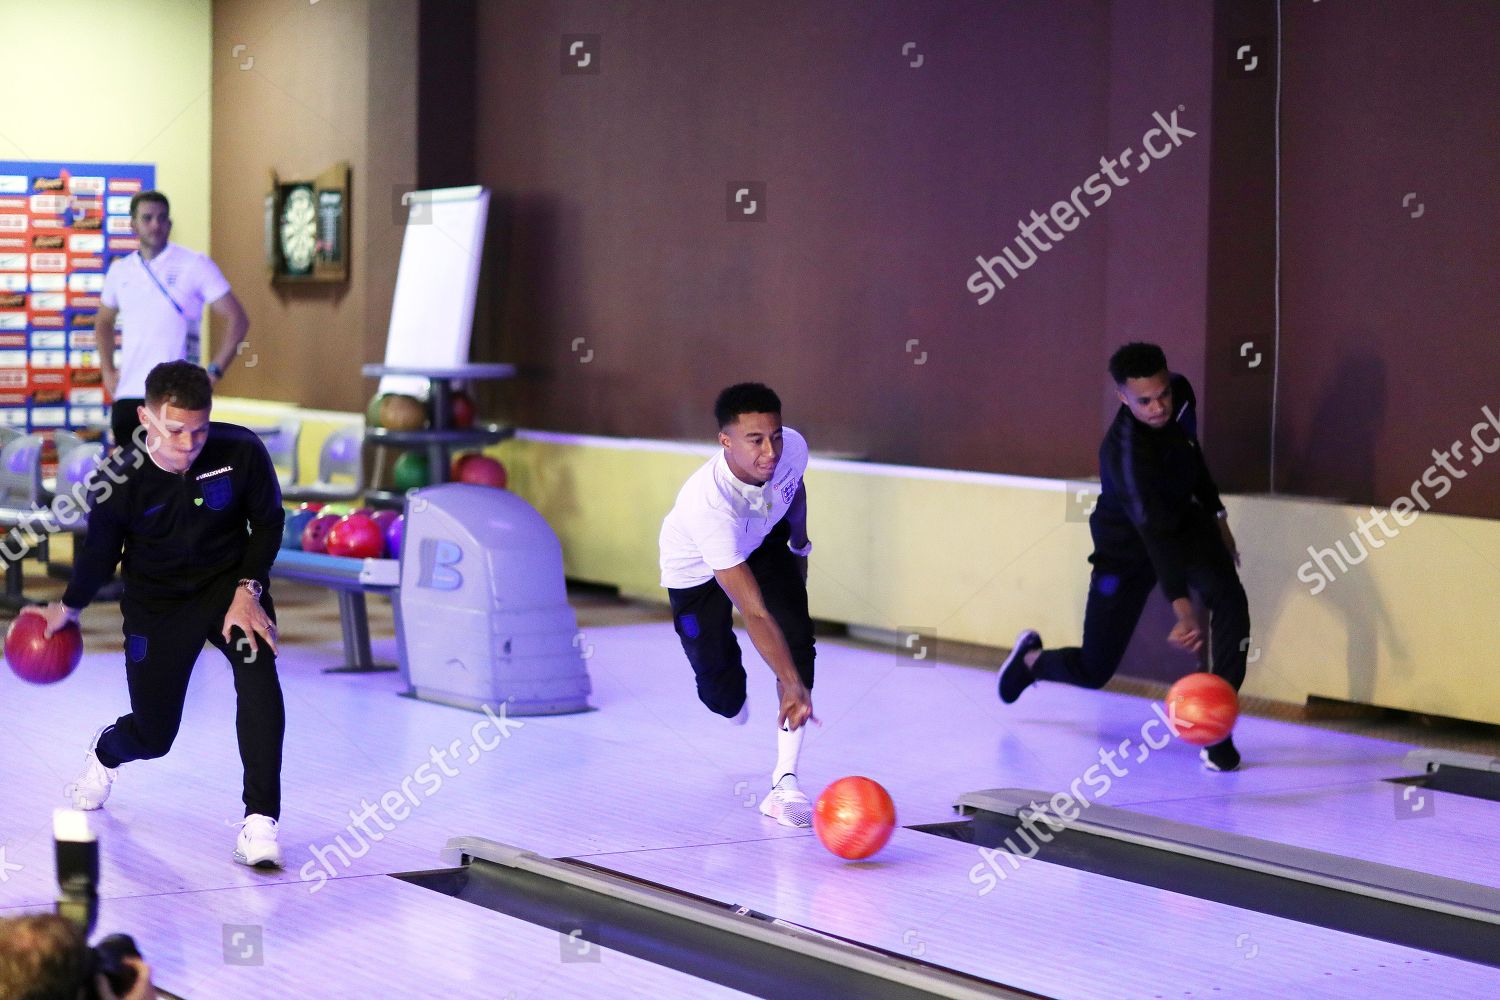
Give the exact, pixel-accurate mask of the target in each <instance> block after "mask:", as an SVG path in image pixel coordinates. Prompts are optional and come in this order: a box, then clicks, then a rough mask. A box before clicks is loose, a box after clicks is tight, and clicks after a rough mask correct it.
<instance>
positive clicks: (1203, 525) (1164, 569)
mask: <svg viewBox="0 0 1500 1000" xmlns="http://www.w3.org/2000/svg"><path fill="white" fill-rule="evenodd" d="M1109 371H1110V375H1111V377H1113V379H1114V381H1115V388H1116V393H1117V395H1118V396H1119V398H1120V403H1121V404H1122V405H1121V406H1120V410H1119V412H1118V413H1117V414H1116V415H1115V419H1114V422H1113V423H1112V424H1110V428H1109V432H1108V433H1107V434H1106V435H1105V437H1104V443H1103V444H1102V445H1101V446H1100V448H1099V500H1098V504H1097V505H1096V506H1095V508H1094V512H1093V514H1092V515H1090V517H1089V530H1090V531H1091V533H1092V534H1093V537H1094V554H1093V555H1092V556H1090V557H1089V562H1091V563H1093V564H1094V569H1093V572H1092V574H1091V576H1090V578H1089V596H1088V605H1087V608H1086V609H1085V611H1084V617H1083V646H1082V647H1081V648H1078V647H1072V648H1066V649H1048V650H1044V649H1043V648H1042V640H1041V637H1040V636H1039V635H1037V633H1036V632H1035V631H1032V630H1030V629H1027V630H1026V631H1023V632H1022V633H1021V634H1020V635H1019V636H1018V637H1017V638H1016V645H1015V648H1014V649H1013V650H1011V653H1010V656H1009V657H1007V658H1006V660H1005V663H1004V665H1002V666H1001V668H1000V681H999V689H1000V692H999V693H1000V700H1001V701H1003V702H1005V703H1006V704H1010V703H1011V702H1013V701H1015V700H1016V699H1017V698H1018V697H1020V695H1021V692H1022V691H1024V690H1026V688H1027V687H1029V686H1030V685H1031V683H1032V682H1033V681H1035V680H1049V681H1061V682H1063V683H1065V684H1076V685H1078V686H1079V687H1089V688H1098V687H1103V686H1104V685H1105V684H1106V683H1108V681H1109V679H1110V678H1111V677H1113V676H1114V674H1115V671H1116V670H1117V669H1118V668H1119V666H1120V660H1121V659H1122V658H1123V657H1124V656H1125V648H1126V647H1127V646H1128V645H1129V644H1130V637H1131V635H1132V634H1134V632H1135V627H1136V624H1137V623H1138V622H1139V621H1140V617H1141V612H1142V611H1143V610H1144V609H1145V607H1146V599H1147V598H1148V597H1149V596H1150V595H1151V590H1152V588H1153V587H1155V586H1157V585H1158V584H1160V586H1161V589H1162V593H1163V594H1165V595H1166V597H1167V600H1169V601H1171V602H1172V610H1173V611H1174V612H1176V614H1177V624H1176V625H1174V626H1173V628H1172V631H1171V632H1170V633H1168V635H1167V640H1168V641H1169V642H1171V643H1172V644H1173V645H1175V646H1177V647H1179V648H1181V649H1184V650H1187V651H1189V652H1193V653H1196V652H1198V651H1199V650H1200V649H1202V648H1203V640H1204V632H1205V629H1204V624H1203V623H1202V622H1200V621H1199V619H1198V613H1197V611H1196V610H1195V609H1194V607H1193V601H1192V598H1191V597H1190V596H1189V593H1190V592H1193V593H1196V594H1197V595H1198V596H1199V597H1200V598H1201V599H1202V601H1203V603H1204V604H1205V605H1206V606H1207V608H1208V612H1209V616H1210V621H1211V623H1212V625H1213V629H1212V640H1213V641H1212V647H1211V649H1210V650H1209V659H1210V662H1211V669H1212V670H1213V672H1214V673H1216V674H1218V675H1219V676H1220V677H1223V678H1224V679H1225V680H1226V681H1228V682H1229V683H1230V684H1232V685H1233V686H1234V688H1235V690H1239V687H1240V685H1241V684H1242V683H1243V682H1244V680H1245V659H1246V656H1245V650H1246V647H1247V646H1248V642H1247V640H1248V639H1249V636H1250V608H1249V604H1248V602H1247V601H1246V599H1245V588H1244V587H1243V586H1241V584H1240V578H1239V574H1238V573H1237V572H1236V570H1235V567H1236V566H1237V565H1238V564H1239V551H1238V549H1237V548H1236V547H1235V542H1234V535H1233V533H1231V532H1230V530H1229V521H1228V514H1227V512H1226V511H1225V510H1224V504H1223V502H1222V501H1221V500H1220V499H1219V490H1218V487H1217V486H1215V485H1214V480H1213V477H1212V476H1211V475H1210V474H1209V471H1208V464H1207V462H1205V461H1204V458H1203V450H1202V449H1201V448H1200V447H1199V445H1198V409H1197V399H1196V397H1194V395H1193V388H1192V386H1191V385H1189V384H1188V380H1187V379H1186V378H1184V377H1183V376H1181V375H1176V374H1173V373H1171V372H1169V371H1168V370H1167V358H1166V355H1165V354H1164V353H1163V352H1162V350H1161V348H1160V347H1157V346H1156V345H1155V344H1140V343H1135V344H1126V345H1125V346H1124V347H1122V348H1120V349H1119V350H1118V351H1116V352H1115V354H1114V356H1113V357H1111V358H1110V361H1109ZM1203 762H1204V766H1205V767H1207V768H1208V769H1209V770H1212V771H1232V770H1234V769H1235V768H1237V767H1238V766H1239V764H1240V755H1239V752H1238V751H1237V750H1236V749H1235V746H1234V741H1233V739H1232V738H1226V739H1225V740H1224V741H1223V742H1222V743H1217V744H1215V745H1214V746H1211V747H1206V748H1204V750H1203Z"/></svg>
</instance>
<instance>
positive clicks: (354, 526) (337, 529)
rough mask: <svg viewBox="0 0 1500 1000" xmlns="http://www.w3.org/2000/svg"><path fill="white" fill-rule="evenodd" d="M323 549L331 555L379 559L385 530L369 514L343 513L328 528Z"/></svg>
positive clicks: (383, 549)
mask: <svg viewBox="0 0 1500 1000" xmlns="http://www.w3.org/2000/svg"><path fill="white" fill-rule="evenodd" d="M325 549H326V551H327V552H328V554H329V555H331V556H347V557H349V558H351V559H379V558H380V557H381V556H382V555H384V554H385V532H384V531H382V530H381V528H380V525H378V524H376V523H375V521H374V519H373V518H371V517H370V515H369V514H361V513H359V512H357V511H356V512H355V513H353V514H345V515H344V516H343V517H341V518H339V519H338V520H337V521H335V522H334V525H333V527H331V528H329V529H328V537H327V539H326V540H325Z"/></svg>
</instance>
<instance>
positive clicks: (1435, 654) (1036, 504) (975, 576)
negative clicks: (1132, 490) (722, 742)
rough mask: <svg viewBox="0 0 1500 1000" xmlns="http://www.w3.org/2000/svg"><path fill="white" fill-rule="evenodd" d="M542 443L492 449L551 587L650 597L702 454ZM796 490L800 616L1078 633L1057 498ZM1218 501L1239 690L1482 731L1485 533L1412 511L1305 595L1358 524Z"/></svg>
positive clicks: (1078, 577)
mask: <svg viewBox="0 0 1500 1000" xmlns="http://www.w3.org/2000/svg"><path fill="white" fill-rule="evenodd" d="M548 437H549V436H547V435H540V436H532V435H526V436H524V437H523V438H522V439H519V440H515V441H510V442H506V443H505V444H503V445H500V446H499V447H498V448H496V449H492V452H493V453H494V454H496V455H497V456H499V457H500V458H501V459H502V460H503V461H504V462H505V464H506V466H507V468H508V469H509V472H510V479H511V485H512V488H513V489H515V491H516V492H517V493H519V494H520V495H522V496H524V497H525V498H526V499H527V500H529V501H530V502H531V503H532V504H533V505H535V506H536V507H537V508H538V509H539V510H540V511H541V512H542V513H543V514H544V515H545V516H546V517H547V520H548V521H549V522H550V523H551V524H552V526H553V528H554V529H556V531H557V533H558V535H559V536H560V538H561V539H562V544H563V552H564V557H565V560H566V567H567V571H568V574H569V576H571V577H573V578H576V579H582V580H590V581H596V582H601V583H609V584H614V585H616V586H618V587H619V588H620V590H621V592H622V593H624V594H627V595H632V596H638V597H644V598H648V599H653V600H663V599H664V596H665V595H664V593H663V591H662V590H661V588H660V587H659V586H658V585H657V576H656V564H657V549H656V539H657V531H658V529H659V527H660V524H661V519H662V516H663V515H664V514H665V513H666V511H667V510H668V509H669V508H670V506H671V504H672V501H673V499H674V497H675V496H676V493H677V490H678V489H679V487H680V486H681V484H682V482H683V480H685V479H686V478H687V476H688V475H689V474H690V473H691V472H692V471H693V469H695V468H696V467H697V466H698V465H699V464H700V463H701V462H702V461H703V459H704V458H705V457H706V456H707V455H709V454H710V453H711V450H710V447H709V446H707V445H705V446H704V447H702V448H692V447H685V446H677V445H663V444H660V443H655V442H631V441H620V440H611V439H604V438H589V439H577V440H579V441H580V442H581V443H571V444H570V443H561V441H560V440H547V438H548ZM807 484H808V494H809V502H810V507H809V529H808V530H809V535H810V536H811V537H812V539H813V541H814V545H815V551H814V555H813V559H812V576H811V580H810V587H809V594H810V598H811V602H812V610H813V614H814V615H815V616H816V617H818V618H823V619H828V620H832V621H840V622H847V623H851V624H861V625H869V626H874V627H877V628H886V629H897V628H900V627H903V626H905V627H920V628H928V629H936V631H937V633H938V638H939V641H941V640H942V639H943V638H948V639H951V640H957V641H962V642H974V643H982V644H986V645H994V646H1006V645H1009V643H1010V642H1011V641H1012V640H1013V638H1014V637H1015V635H1016V633H1017V632H1018V631H1019V630H1020V629H1021V628H1023V627H1026V626H1031V627H1034V628H1037V629H1039V630H1040V631H1041V632H1042V634H1043V635H1044V636H1049V637H1053V636H1055V637H1059V639H1061V638H1062V637H1073V639H1074V641H1076V638H1077V637H1078V636H1079V635H1080V633H1081V630H1082V615H1083V601H1084V596H1085V594H1086V590H1087V585H1088V566H1087V564H1086V562H1085V559H1086V558H1087V556H1088V553H1089V551H1090V549H1091V546H1090V542H1089V536H1088V527H1087V525H1086V524H1085V523H1083V522H1081V521H1073V520H1069V519H1068V518H1067V516H1066V511H1067V506H1066V504H1067V501H1066V499H1065V497H1066V494H1065V492H1064V491H1065V486H1066V484H1064V483H1062V482H1060V481H1055V480H1039V479H1023V478H1019V477H1005V476H984V475H977V474H954V473H945V472H929V471H927V470H917V469H900V468H894V467H889V466H868V465H861V464H858V463H848V462H835V461H823V460H818V459H814V460H813V463H812V465H811V467H810V468H809V470H808V474H807ZM1226 502H1227V503H1228V505H1229V511H1230V523H1231V524H1232V525H1233V527H1234V531H1235V533H1236V535H1237V537H1238V539H1239V542H1240V547H1241V549H1242V551H1243V554H1244V565H1243V567H1242V570H1241V573H1242V577H1243V579H1244V582H1245V587H1246V590H1247V591H1248V593H1249V597H1250V610H1251V616H1252V619H1253V621H1254V623H1255V624H1254V628H1253V631H1252V642H1253V645H1252V648H1251V650H1250V652H1251V656H1252V658H1253V662H1252V663H1251V664H1250V669H1249V677H1248V680H1247V682H1246V687H1245V690H1246V692H1247V693H1249V694H1252V695H1258V696H1262V697H1268V698H1274V699H1277V700H1280V701H1286V702H1293V703H1298V704H1300V703H1302V702H1304V701H1305V700H1306V699H1307V697H1308V696H1309V695H1320V696H1324V697H1331V698H1339V699H1346V700H1350V701H1357V702H1363V703H1368V704H1376V705H1384V706H1388V707H1395V708H1405V709H1410V710H1413V711H1420V712H1427V713H1432V714H1438V715H1448V716H1454V717H1457V718H1466V719H1475V720H1479V721H1487V722H1493V723H1500V669H1497V667H1500V614H1497V613H1496V609H1495V596H1496V595H1497V594H1500V523H1497V522H1496V521H1493V520H1485V519H1479V518H1464V517H1447V516H1442V515H1438V514H1424V515H1422V516H1420V517H1419V518H1418V519H1417V520H1416V522H1415V523H1413V524H1411V525H1409V526H1408V527H1405V528H1401V529H1400V530H1399V534H1398V536H1397V537H1395V538H1393V539H1389V540H1383V539H1382V540H1383V546H1382V547H1381V548H1380V549H1379V550H1376V551H1373V552H1371V554H1370V557H1369V558H1367V559H1366V560H1364V561H1363V562H1362V563H1361V564H1360V565H1358V566H1354V567H1352V568H1351V570H1350V571H1349V572H1347V573H1345V574H1343V575H1341V576H1339V578H1338V579H1336V580H1335V581H1334V582H1332V583H1331V584H1329V585H1327V586H1326V587H1325V588H1324V589H1323V590H1322V592H1321V593H1320V594H1318V595H1317V596H1313V595H1312V594H1311V593H1310V590H1311V587H1310V586H1309V584H1308V583H1306V582H1304V581H1302V580H1299V579H1298V569H1299V567H1300V566H1301V564H1302V563H1303V562H1304V561H1306V560H1307V559H1308V552H1307V548H1308V546H1314V547H1317V548H1320V549H1321V548H1328V547H1331V546H1333V544H1334V542H1335V540H1337V539H1344V542H1345V546H1346V547H1347V548H1349V549H1350V550H1351V551H1353V546H1352V544H1351V543H1350V541H1349V538H1350V532H1351V531H1355V530H1356V524H1355V522H1356V518H1358V517H1361V516H1367V515H1368V513H1369V511H1368V508H1355V507H1347V506H1343V505H1338V504H1327V503H1318V502H1314V501H1308V500H1297V499H1272V498H1261V497H1229V498H1227V500H1226ZM1393 527H1394V525H1393ZM1376 537H1377V538H1381V536H1380V535H1379V534H1378V533H1376Z"/></svg>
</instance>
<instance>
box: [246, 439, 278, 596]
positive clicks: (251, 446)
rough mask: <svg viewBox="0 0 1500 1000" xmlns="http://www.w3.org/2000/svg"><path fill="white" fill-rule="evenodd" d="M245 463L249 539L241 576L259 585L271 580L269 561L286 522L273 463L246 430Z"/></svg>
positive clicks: (264, 449) (276, 549)
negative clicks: (255, 581)
mask: <svg viewBox="0 0 1500 1000" xmlns="http://www.w3.org/2000/svg"><path fill="white" fill-rule="evenodd" d="M245 450H246V459H245V466H246V468H247V469H248V470H249V472H248V475H247V481H246V483H245V494H244V496H245V520H246V522H247V523H248V524H249V527H250V540H249V541H248V542H247V543H246V544H245V556H244V558H243V559H241V560H240V569H239V574H240V579H242V580H259V581H260V583H261V586H263V587H264V586H269V585H270V582H271V564H272V563H274V562H275V561H276V554H277V553H278V552H280V551H281V529H282V527H283V526H284V525H285V524H286V511H285V510H283V509H282V506H281V483H280V482H278V481H277V479H276V467H275V466H274V465H272V464H271V456H270V454H268V453H267V452H266V446H265V444H264V443H262V442H261V440H260V438H258V437H256V436H255V435H253V434H249V435H247V436H246V439H245Z"/></svg>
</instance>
